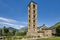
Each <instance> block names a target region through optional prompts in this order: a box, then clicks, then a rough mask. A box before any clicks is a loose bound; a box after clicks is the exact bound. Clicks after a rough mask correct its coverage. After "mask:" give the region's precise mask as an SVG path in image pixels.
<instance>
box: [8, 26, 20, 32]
mask: <svg viewBox="0 0 60 40" xmlns="http://www.w3.org/2000/svg"><path fill="white" fill-rule="evenodd" d="M8 29H9V31H10V32H12V31H13V30H16V32H19V30H18V29H15V28H13V27H8Z"/></svg>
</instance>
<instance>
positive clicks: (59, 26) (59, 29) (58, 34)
mask: <svg viewBox="0 0 60 40" xmlns="http://www.w3.org/2000/svg"><path fill="white" fill-rule="evenodd" d="M56 35H57V36H60V25H58V26H57V27H56Z"/></svg>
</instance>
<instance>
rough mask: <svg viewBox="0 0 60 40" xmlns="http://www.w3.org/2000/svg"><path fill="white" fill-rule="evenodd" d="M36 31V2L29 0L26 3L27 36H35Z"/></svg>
mask: <svg viewBox="0 0 60 40" xmlns="http://www.w3.org/2000/svg"><path fill="white" fill-rule="evenodd" d="M36 33H37V4H36V3H35V2H33V1H31V2H30V3H29V5H28V32H27V35H28V36H36Z"/></svg>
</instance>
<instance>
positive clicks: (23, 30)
mask: <svg viewBox="0 0 60 40" xmlns="http://www.w3.org/2000/svg"><path fill="white" fill-rule="evenodd" d="M27 31H28V27H23V28H21V29H20V30H19V32H27Z"/></svg>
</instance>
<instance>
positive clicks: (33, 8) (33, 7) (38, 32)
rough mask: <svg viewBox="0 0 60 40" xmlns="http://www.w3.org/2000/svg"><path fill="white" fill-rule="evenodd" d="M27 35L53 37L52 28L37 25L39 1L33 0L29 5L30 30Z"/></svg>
mask: <svg viewBox="0 0 60 40" xmlns="http://www.w3.org/2000/svg"><path fill="white" fill-rule="evenodd" d="M27 36H31V37H33V36H37V37H51V36H52V30H51V29H49V28H47V27H46V26H45V25H42V26H40V27H37V3H35V2H33V1H31V2H30V3H29V5H28V32H27Z"/></svg>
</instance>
